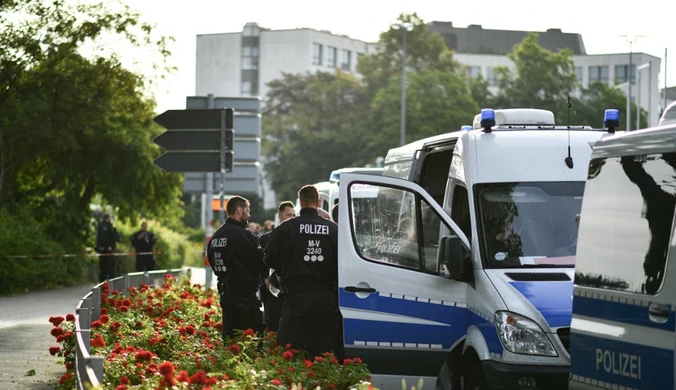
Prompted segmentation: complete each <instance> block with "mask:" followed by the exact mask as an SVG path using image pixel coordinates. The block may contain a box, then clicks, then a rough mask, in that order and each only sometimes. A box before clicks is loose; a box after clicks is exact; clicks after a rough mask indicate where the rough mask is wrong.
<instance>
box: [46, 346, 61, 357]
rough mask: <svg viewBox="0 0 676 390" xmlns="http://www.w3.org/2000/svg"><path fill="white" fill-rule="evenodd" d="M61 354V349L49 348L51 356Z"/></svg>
mask: <svg viewBox="0 0 676 390" xmlns="http://www.w3.org/2000/svg"><path fill="white" fill-rule="evenodd" d="M59 352H61V347H49V354H50V355H52V356H54V355H56V354H57V353H59Z"/></svg>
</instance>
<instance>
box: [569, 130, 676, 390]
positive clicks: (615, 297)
mask: <svg viewBox="0 0 676 390" xmlns="http://www.w3.org/2000/svg"><path fill="white" fill-rule="evenodd" d="M645 144H646V145H649V143H648V142H645ZM675 173H676V153H656V154H650V155H647V156H646V155H628V156H622V157H607V158H606V157H602V158H595V159H592V160H591V162H590V168H589V178H588V180H587V183H586V185H585V194H584V200H583V203H582V213H581V216H580V230H579V239H578V251H577V261H576V265H575V292H574V297H572V298H573V321H572V325H571V338H570V351H571V352H570V354H571V373H572V377H571V383H570V388H571V389H598V388H604V389H605V388H613V389H615V388H626V389H674V348H675V346H676V283H674V281H676V266H675V265H676V240H674V209H675V205H676V195H675V193H674V189H673V185H672V184H671V183H673V177H674V174H675Z"/></svg>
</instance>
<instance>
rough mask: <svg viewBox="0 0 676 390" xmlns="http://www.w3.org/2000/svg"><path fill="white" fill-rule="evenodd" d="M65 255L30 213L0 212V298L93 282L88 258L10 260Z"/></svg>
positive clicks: (93, 268)
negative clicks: (0, 296)
mask: <svg viewBox="0 0 676 390" xmlns="http://www.w3.org/2000/svg"><path fill="white" fill-rule="evenodd" d="M67 252H69V251H68V250H66V249H65V248H64V247H63V246H61V245H60V244H59V243H57V242H55V241H53V240H52V239H51V238H50V237H49V235H48V234H46V232H44V231H43V228H42V227H41V226H40V225H39V224H38V223H37V222H36V221H35V220H34V219H33V218H32V216H31V215H30V213H28V212H21V211H20V212H17V213H15V214H10V213H8V212H7V211H5V210H0V262H2V265H0V295H11V294H15V293H20V292H26V291H31V290H42V289H49V288H53V287H58V286H74V285H79V284H82V283H83V282H85V281H88V280H94V278H95V275H96V272H97V270H98V266H97V262H96V259H95V258H92V257H86V256H80V257H40V258H14V257H12V256H16V255H55V254H63V253H67Z"/></svg>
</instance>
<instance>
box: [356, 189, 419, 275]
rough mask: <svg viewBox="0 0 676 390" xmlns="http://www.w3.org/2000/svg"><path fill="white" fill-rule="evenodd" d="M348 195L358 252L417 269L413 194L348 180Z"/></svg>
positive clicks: (375, 259) (364, 256) (370, 258)
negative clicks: (349, 183) (350, 183)
mask: <svg viewBox="0 0 676 390" xmlns="http://www.w3.org/2000/svg"><path fill="white" fill-rule="evenodd" d="M349 195H350V198H349V199H350V206H351V208H352V215H353V216H354V225H353V226H352V228H353V233H354V238H355V244H356V246H357V251H358V252H359V254H360V255H361V256H362V257H363V258H365V259H367V260H372V261H377V262H382V263H387V264H391V265H395V266H399V267H405V268H410V269H415V270H418V269H420V255H419V248H418V238H417V233H416V230H417V229H416V228H417V223H416V221H417V215H416V208H415V196H414V195H413V194H412V193H411V192H409V191H406V190H402V189H398V188H390V187H380V186H375V185H369V184H352V185H351V186H350V193H349Z"/></svg>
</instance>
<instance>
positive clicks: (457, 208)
mask: <svg viewBox="0 0 676 390" xmlns="http://www.w3.org/2000/svg"><path fill="white" fill-rule="evenodd" d="M451 218H453V221H455V223H457V224H458V227H459V228H460V230H462V232H463V233H465V236H466V237H467V239H468V240H469V241H470V242H472V224H471V220H470V216H469V197H468V196H467V189H466V188H465V187H463V186H461V185H457V184H456V185H455V187H454V188H453V202H452V209H451Z"/></svg>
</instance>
